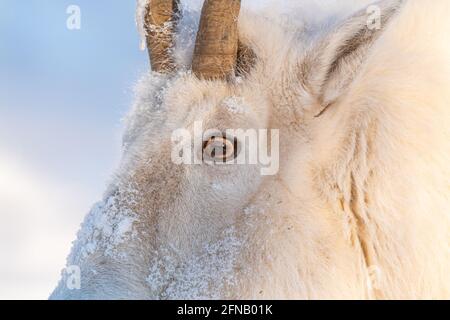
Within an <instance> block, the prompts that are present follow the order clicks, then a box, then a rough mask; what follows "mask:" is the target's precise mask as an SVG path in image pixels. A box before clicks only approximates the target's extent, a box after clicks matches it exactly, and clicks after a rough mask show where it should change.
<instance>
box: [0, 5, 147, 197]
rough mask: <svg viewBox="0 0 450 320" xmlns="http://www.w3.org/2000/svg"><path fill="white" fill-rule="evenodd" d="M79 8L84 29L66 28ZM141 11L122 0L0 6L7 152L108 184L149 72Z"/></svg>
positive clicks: (0, 93) (2, 130) (1, 138)
mask: <svg viewBox="0 0 450 320" xmlns="http://www.w3.org/2000/svg"><path fill="white" fill-rule="evenodd" d="M71 4H76V5H78V6H79V7H80V8H81V14H82V15H81V22H82V24H81V30H72V31H71V30H68V29H67V27H66V20H67V18H68V15H67V14H66V9H67V7H68V6H69V5H71ZM134 10H135V2H134V1H119V0H115V1H108V0H96V1H92V0H77V1H74V0H72V1H63V0H58V1H54V0H27V1H15V0H2V1H1V2H0V39H2V41H1V44H0V70H1V72H0V146H1V147H3V148H6V149H7V150H8V151H10V152H14V154H15V155H16V156H18V157H21V158H26V159H33V164H34V165H35V166H36V167H38V169H39V170H44V171H48V170H50V171H49V172H48V173H49V174H51V175H55V178H57V179H60V178H64V179H66V178H69V179H71V180H74V181H78V182H80V183H81V184H86V182H89V183H91V181H98V180H101V179H103V180H104V179H105V175H107V174H108V173H109V172H110V169H111V166H112V163H111V162H112V161H111V160H112V159H116V158H117V154H118V145H119V130H118V129H119V128H120V118H121V117H122V116H123V115H124V113H125V112H126V110H127V108H128V107H129V104H130V101H131V100H132V86H133V83H134V81H135V80H136V79H137V78H138V77H139V75H140V74H141V73H142V72H144V71H145V70H146V68H147V67H148V65H147V55H146V52H142V51H140V50H139V38H138V34H137V32H136V28H135V22H134ZM68 168H70V170H68ZM91 187H92V188H93V189H92V191H95V190H96V188H95V186H91Z"/></svg>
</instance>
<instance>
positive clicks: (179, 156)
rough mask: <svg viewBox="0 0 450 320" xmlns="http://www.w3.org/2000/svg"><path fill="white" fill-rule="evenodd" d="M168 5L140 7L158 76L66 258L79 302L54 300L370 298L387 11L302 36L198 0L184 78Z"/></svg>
mask: <svg viewBox="0 0 450 320" xmlns="http://www.w3.org/2000/svg"><path fill="white" fill-rule="evenodd" d="M179 6H180V4H179V2H178V1H175V0H151V1H150V2H149V5H148V7H147V8H148V11H147V14H146V19H145V22H146V30H147V45H148V49H149V53H150V58H151V64H152V68H153V71H154V72H153V73H151V74H149V75H147V76H146V77H145V78H144V79H143V80H142V82H141V83H140V84H139V87H140V88H139V95H138V97H137V102H136V105H135V108H134V110H133V111H132V113H131V115H130V116H129V118H128V120H127V130H126V133H125V143H124V145H125V146H124V149H125V150H124V158H123V162H122V166H121V168H120V170H119V172H118V174H117V176H116V177H115V179H114V181H113V182H112V183H111V186H110V188H109V190H108V192H107V193H106V195H105V200H104V201H103V202H102V203H101V204H99V205H97V206H96V207H95V208H94V209H93V210H92V212H91V213H90V214H89V216H88V217H87V218H86V221H85V223H84V225H83V227H82V230H81V231H80V233H79V239H78V241H77V243H76V244H75V246H74V249H73V252H72V254H71V256H70V257H69V265H78V266H79V267H80V268H81V276H82V277H81V281H82V285H81V290H73V291H70V290H67V289H65V287H66V282H67V279H68V277H69V278H70V275H69V276H66V277H65V278H64V279H63V280H62V282H61V284H60V287H59V288H58V289H57V290H56V291H55V293H54V297H69V298H70V297H75V298H77V297H84V298H89V297H105V298H115V297H124V298H198V297H207V298H208V297H222V298H263V297H266V298H285V297H297V298H302V297H303V298H305V297H329V298H330V297H367V294H368V292H369V290H368V286H369V285H368V283H367V277H366V276H367V273H368V272H369V271H368V270H369V269H370V266H371V265H372V264H373V263H374V261H373V260H371V259H374V255H373V254H372V251H371V250H374V246H375V245H374V244H373V243H372V242H371V241H372V240H369V239H368V238H367V237H368V232H369V231H367V230H366V229H364V227H362V225H361V224H362V223H363V221H364V220H365V219H367V217H366V216H365V214H367V210H369V209H368V208H367V206H370V205H373V203H372V201H373V202H376V201H377V200H376V199H373V198H370V197H372V196H374V197H376V196H377V194H374V195H369V196H368V195H367V193H368V192H369V190H370V188H372V185H371V184H372V183H373V179H377V178H378V177H377V176H376V169H377V166H382V164H381V163H378V162H376V161H374V160H373V159H372V158H370V157H372V156H373V155H374V154H375V153H376V152H378V151H379V150H377V148H379V145H378V144H377V142H376V141H375V140H376V136H377V134H378V131H377V130H378V129H379V128H378V127H377V126H378V122H377V121H378V120H380V119H379V117H380V115H374V114H372V112H373V109H371V107H370V106H373V105H374V104H376V103H381V104H383V103H384V101H381V102H380V99H379V98H380V95H379V94H380V92H379V91H378V90H382V89H380V87H377V86H376V85H373V83H372V84H370V81H372V80H371V79H374V77H377V75H376V74H374V73H376V72H377V71H376V68H373V66H374V65H376V64H378V63H390V62H389V59H390V57H389V50H384V51H383V50H381V51H380V50H379V51H378V56H377V55H376V54H375V53H377V52H376V51H374V50H373V48H374V47H377V45H378V42H380V41H389V38H388V36H389V32H390V33H391V34H393V36H395V30H390V31H389V32H387V31H386V33H387V35H386V36H385V37H387V38H388V39H387V40H386V39H384V40H380V38H382V36H383V32H384V30H386V29H388V28H389V24H390V23H392V22H391V20H394V19H393V17H394V16H396V12H397V11H398V10H397V9H398V8H399V1H384V2H382V3H379V5H378V6H377V7H376V8H378V9H379V10H380V11H379V17H378V16H375V17H373V18H374V19H378V18H379V21H378V22H379V23H380V26H381V28H378V27H377V26H373V28H371V27H370V26H369V25H368V21H369V23H370V19H369V18H370V17H368V14H367V12H366V11H365V10H364V12H362V13H359V14H357V15H355V16H352V17H351V18H349V20H348V21H346V22H345V23H344V24H343V25H341V26H340V27H338V28H337V29H335V30H334V31H331V32H329V33H327V34H325V35H320V36H317V37H314V36H311V35H308V32H306V31H305V30H301V29H296V30H287V29H286V28H285V26H283V25H281V24H277V23H274V22H272V21H269V20H266V19H265V18H263V17H258V16H252V15H251V14H250V13H244V14H243V17H242V18H241V19H240V20H239V21H238V16H239V12H240V0H206V1H205V3H204V6H203V10H202V14H201V19H200V26H199V31H198V34H197V38H196V43H195V49H194V51H193V57H192V64H191V70H182V68H180V66H179V65H177V61H176V59H175V58H174V57H173V52H174V50H175V49H174V48H175V44H174V42H175V41H174V33H175V32H176V30H177V21H178V19H179V17H180V15H181V12H180V11H181V10H180V7H179ZM410 10H412V9H410ZM373 13H374V14H376V13H377V11H376V10H375V11H374V12H373ZM396 21H397V24H398V25H401V24H402V23H406V22H402V20H401V19H400V18H399V19H397V20H396ZM375 22H377V21H375ZM397 27H399V26H397ZM400 27H401V26H400ZM391 29H393V28H391ZM419 36H420V35H419ZM378 46H380V45H378ZM374 52H375V53H374ZM383 54H385V55H386V56H383ZM369 55H372V56H371V57H370V59H372V60H371V62H370V63H369V62H368V60H369V58H368V56H369ZM377 59H378V60H377ZM383 59H384V60H383ZM397 62H398V61H397ZM394 69H395V68H394ZM383 72H385V73H386V71H383ZM371 73H372V74H371ZM386 74H388V72H387V73H386ZM386 76H389V75H386ZM364 77H367V80H364ZM357 79H358V81H356V80H357ZM355 82H357V84H355ZM371 85H373V86H371ZM392 86H393V87H395V85H394V84H392ZM384 89H385V88H383V90H384ZM392 90H394V89H392ZM385 94H387V95H390V94H392V92H385ZM391 98H392V96H385V98H383V99H391ZM239 129H240V130H239ZM384 129H385V128H384ZM252 144H253V145H252ZM255 150H256V153H252V151H253V152H254V151H255ZM239 161H240V162H239ZM375 193H376V192H375ZM371 219H375V220H376V219H377V218H374V217H372V218H371ZM380 223H384V222H380ZM372 293H373V292H372Z"/></svg>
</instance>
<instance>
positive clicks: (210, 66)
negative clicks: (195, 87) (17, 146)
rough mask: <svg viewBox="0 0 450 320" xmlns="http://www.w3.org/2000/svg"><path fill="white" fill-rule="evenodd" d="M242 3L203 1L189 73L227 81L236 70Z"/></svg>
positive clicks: (215, 0)
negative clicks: (190, 71) (239, 18)
mask: <svg viewBox="0 0 450 320" xmlns="http://www.w3.org/2000/svg"><path fill="white" fill-rule="evenodd" d="M240 8H241V0H205V3H204V5H203V9H202V16H201V19H200V26H199V30H198V33H197V40H196V43H195V50H194V57H193V61H192V71H193V72H194V73H195V74H196V75H197V77H199V78H204V79H226V78H227V77H228V76H230V75H232V74H233V71H234V70H235V67H236V60H237V51H238V25H237V24H238V17H239V11H240Z"/></svg>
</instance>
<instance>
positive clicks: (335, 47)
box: [300, 0, 403, 112]
mask: <svg viewBox="0 0 450 320" xmlns="http://www.w3.org/2000/svg"><path fill="white" fill-rule="evenodd" d="M402 3H403V0H385V1H381V2H378V3H376V4H374V5H372V6H370V7H368V8H366V9H365V10H363V11H362V12H359V13H357V14H356V15H354V16H352V17H351V18H349V19H348V20H347V21H345V22H344V23H343V24H342V25H341V26H339V27H338V28H337V29H335V30H334V31H333V32H331V33H330V34H328V35H326V36H325V38H324V39H322V40H321V41H319V44H318V45H315V46H314V47H312V48H311V49H310V50H308V51H307V53H306V55H305V57H304V59H303V61H302V63H301V65H300V78H301V81H302V84H303V85H304V87H305V88H306V89H307V90H308V91H309V92H310V93H311V94H312V95H313V96H314V97H315V98H316V99H317V101H318V103H319V104H320V105H321V106H322V107H323V111H324V110H325V109H326V107H327V106H329V105H331V104H332V103H333V102H334V101H336V100H337V99H338V98H339V97H340V96H341V95H342V94H343V93H345V91H346V89H347V88H348V87H349V85H350V84H351V83H352V81H353V80H354V78H355V76H356V75H357V74H358V71H359V70H360V68H361V66H362V65H363V63H364V61H365V59H366V57H367V55H368V54H369V52H370V48H371V47H372V45H373V43H374V42H375V41H376V40H377V39H378V38H379V36H380V35H381V34H382V33H383V30H384V29H385V27H386V25H387V24H388V23H389V21H390V20H391V19H392V18H393V17H394V16H395V14H396V12H397V11H398V9H399V8H400V6H401V5H402ZM323 111H322V112H323Z"/></svg>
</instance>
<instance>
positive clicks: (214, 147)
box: [203, 135, 237, 163]
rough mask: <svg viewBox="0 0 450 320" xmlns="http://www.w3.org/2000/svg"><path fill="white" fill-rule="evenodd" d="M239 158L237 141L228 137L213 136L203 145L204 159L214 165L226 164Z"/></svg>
mask: <svg viewBox="0 0 450 320" xmlns="http://www.w3.org/2000/svg"><path fill="white" fill-rule="evenodd" d="M236 157H237V141H236V139H233V140H230V139H227V137H226V136H225V135H224V136H221V137H217V136H212V137H210V138H209V139H208V140H207V141H205V142H204V143H203V158H204V160H205V159H206V160H209V161H212V162H214V163H218V162H222V163H226V162H228V161H231V160H233V159H235V158H236Z"/></svg>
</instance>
